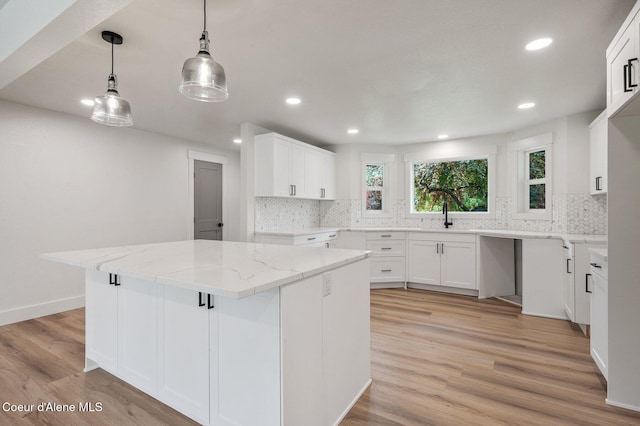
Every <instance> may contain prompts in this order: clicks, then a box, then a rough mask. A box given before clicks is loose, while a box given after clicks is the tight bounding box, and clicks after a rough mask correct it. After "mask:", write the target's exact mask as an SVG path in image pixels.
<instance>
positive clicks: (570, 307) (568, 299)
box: [562, 257, 576, 322]
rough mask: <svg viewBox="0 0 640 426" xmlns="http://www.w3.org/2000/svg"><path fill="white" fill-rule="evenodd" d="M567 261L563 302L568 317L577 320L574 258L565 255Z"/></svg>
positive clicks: (563, 285)
mask: <svg viewBox="0 0 640 426" xmlns="http://www.w3.org/2000/svg"><path fill="white" fill-rule="evenodd" d="M565 262H566V263H567V270H566V272H565V274H564V281H563V284H562V302H563V305H564V312H565V313H566V314H567V317H568V318H569V319H570V320H571V321H573V322H576V313H575V306H576V301H575V294H576V293H575V282H574V277H573V275H574V274H573V272H574V271H573V270H572V269H574V267H573V263H574V260H573V258H570V257H565Z"/></svg>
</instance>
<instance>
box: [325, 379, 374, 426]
mask: <svg viewBox="0 0 640 426" xmlns="http://www.w3.org/2000/svg"><path fill="white" fill-rule="evenodd" d="M371 382H373V380H372V379H369V380H367V383H365V385H364V387H363V388H362V389H360V392H358V394H357V395H356V397H355V398H354V399H353V401H351V404H349V406H348V407H347V408H346V410H344V412H343V413H342V414H341V415H340V417H339V418H338V420H337V421H336V422H335V423H334V426H338V425H339V424H340V422H341V421H342V420H343V419H344V418H345V417H346V416H347V414H349V411H351V409H352V408H353V406H354V405H356V402H358V400H359V399H360V397H361V396H362V394H363V393H365V392H366V390H367V389H369V386H371Z"/></svg>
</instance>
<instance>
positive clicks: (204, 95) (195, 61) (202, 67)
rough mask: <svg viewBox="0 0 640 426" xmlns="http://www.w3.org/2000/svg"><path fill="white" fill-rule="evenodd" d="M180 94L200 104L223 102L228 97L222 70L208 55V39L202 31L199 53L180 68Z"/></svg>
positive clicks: (225, 78)
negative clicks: (200, 102)
mask: <svg viewBox="0 0 640 426" xmlns="http://www.w3.org/2000/svg"><path fill="white" fill-rule="evenodd" d="M180 93H182V94H183V95H184V96H186V97H187V98H189V99H193V100H196V101H202V102H223V101H226V100H227V98H228V97H229V92H228V91H227V77H226V76H225V74H224V68H222V65H220V64H219V63H218V62H216V61H214V60H213V58H212V57H211V54H210V53H209V37H208V34H207V32H206V31H203V33H202V37H201V38H200V51H199V52H198V54H197V55H196V56H195V57H193V58H189V59H187V60H186V61H185V62H184V65H183V66H182V83H181V84H180Z"/></svg>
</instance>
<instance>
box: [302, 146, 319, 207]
mask: <svg viewBox="0 0 640 426" xmlns="http://www.w3.org/2000/svg"><path fill="white" fill-rule="evenodd" d="M305 161H306V163H307V165H306V182H305V187H306V188H305V189H306V190H307V198H311V199H320V198H322V187H321V185H322V184H321V183H320V182H321V177H320V176H321V174H322V153H321V152H319V151H315V150H313V149H310V150H308V151H307V153H306V157H305Z"/></svg>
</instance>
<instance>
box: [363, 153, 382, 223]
mask: <svg viewBox="0 0 640 426" xmlns="http://www.w3.org/2000/svg"><path fill="white" fill-rule="evenodd" d="M364 179H365V187H366V189H365V191H366V195H365V199H366V203H365V210H367V211H382V210H383V205H382V203H383V199H384V197H383V196H382V194H383V193H384V192H385V190H384V181H385V179H384V164H365V178H364ZM384 203H386V200H384ZM385 207H386V206H385Z"/></svg>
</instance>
